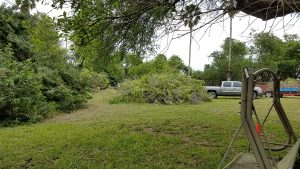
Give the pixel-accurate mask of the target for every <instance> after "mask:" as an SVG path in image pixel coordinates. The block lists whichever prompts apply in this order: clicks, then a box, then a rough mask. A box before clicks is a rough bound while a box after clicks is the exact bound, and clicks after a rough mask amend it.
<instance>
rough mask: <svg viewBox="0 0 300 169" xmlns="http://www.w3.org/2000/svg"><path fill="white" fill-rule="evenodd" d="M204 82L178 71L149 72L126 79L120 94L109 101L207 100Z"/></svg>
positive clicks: (178, 102)
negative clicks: (133, 78) (138, 76)
mask: <svg viewBox="0 0 300 169" xmlns="http://www.w3.org/2000/svg"><path fill="white" fill-rule="evenodd" d="M203 84H204V82H203V81H201V80H196V79H192V78H190V77H187V76H186V75H182V74H179V73H165V74H149V75H145V76H142V77H141V78H139V79H137V80H130V81H126V82H124V83H123V84H122V85H121V88H120V89H119V91H120V94H119V95H118V96H116V97H115V98H113V99H112V100H111V102H113V103H118V102H141V103H161V104H182V103H193V104H196V103H200V102H202V101H209V100H210V99H209V98H208V96H207V94H206V91H205V89H204V88H203Z"/></svg>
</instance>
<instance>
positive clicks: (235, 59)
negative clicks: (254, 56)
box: [203, 38, 252, 81]
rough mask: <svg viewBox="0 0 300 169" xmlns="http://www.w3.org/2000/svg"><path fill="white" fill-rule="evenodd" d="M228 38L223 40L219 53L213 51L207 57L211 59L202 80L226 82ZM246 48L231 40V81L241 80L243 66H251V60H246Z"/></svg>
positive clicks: (242, 44) (240, 43) (241, 43)
mask: <svg viewBox="0 0 300 169" xmlns="http://www.w3.org/2000/svg"><path fill="white" fill-rule="evenodd" d="M229 44H230V38H226V39H225V40H224V44H223V45H222V50H221V51H214V52H213V53H211V54H210V56H209V57H211V58H213V62H212V64H211V65H206V66H205V68H204V72H203V78H204V80H208V81H222V80H226V79H227V76H226V71H227V63H228V60H227V56H228V52H229V50H228V49H229V47H230V45H229ZM247 54H248V48H247V47H246V45H245V44H244V43H243V42H240V41H238V40H235V39H232V79H234V80H241V70H242V68H243V67H245V66H248V67H249V66H252V62H251V60H249V59H247V58H246V56H247Z"/></svg>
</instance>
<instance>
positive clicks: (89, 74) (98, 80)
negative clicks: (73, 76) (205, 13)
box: [80, 69, 109, 90]
mask: <svg viewBox="0 0 300 169" xmlns="http://www.w3.org/2000/svg"><path fill="white" fill-rule="evenodd" d="M80 81H81V83H86V84H87V85H88V86H89V87H90V88H92V89H94V90H98V89H106V88H107V87H108V85H109V79H108V77H107V75H105V74H104V73H97V72H93V71H89V70H88V69H83V70H82V71H81V73H80Z"/></svg>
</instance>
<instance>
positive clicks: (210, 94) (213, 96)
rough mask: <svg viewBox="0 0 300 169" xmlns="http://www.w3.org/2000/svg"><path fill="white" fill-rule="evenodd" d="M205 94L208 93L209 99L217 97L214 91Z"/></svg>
mask: <svg viewBox="0 0 300 169" xmlns="http://www.w3.org/2000/svg"><path fill="white" fill-rule="evenodd" d="M207 94H208V97H209V98H211V99H216V98H217V97H218V96H217V93H216V92H215V91H208V92H207Z"/></svg>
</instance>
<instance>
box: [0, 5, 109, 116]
mask: <svg viewBox="0 0 300 169" xmlns="http://www.w3.org/2000/svg"><path fill="white" fill-rule="evenodd" d="M0 23H1V25H3V26H1V29H0V47H1V50H0V60H1V62H0V79H1V81H0V88H1V90H0V116H1V119H8V120H15V121H39V120H41V119H43V118H45V117H48V116H51V115H52V113H54V112H57V111H63V112H70V111H72V110H75V109H78V108H80V107H82V106H83V105H84V103H85V102H86V100H87V98H88V97H89V91H91V90H92V89H94V88H96V87H98V85H100V86H99V87H101V88H105V87H107V83H108V82H107V80H105V79H107V78H106V77H102V75H100V74H97V73H90V72H86V71H81V70H80V69H79V68H78V67H77V66H76V65H74V64H73V63H72V62H70V60H69V59H68V54H67V52H66V51H65V50H64V49H62V48H61V45H60V37H59V34H58V32H57V31H56V27H55V23H54V21H53V20H52V19H51V18H49V17H48V16H46V15H44V14H37V15H35V16H29V15H25V14H24V13H20V12H17V11H15V10H13V9H11V8H8V7H5V6H1V7H0ZM99 76H101V78H100V77H99ZM95 78H97V79H99V80H98V81H92V80H93V79H95ZM89 79H91V80H89Z"/></svg>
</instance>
